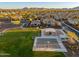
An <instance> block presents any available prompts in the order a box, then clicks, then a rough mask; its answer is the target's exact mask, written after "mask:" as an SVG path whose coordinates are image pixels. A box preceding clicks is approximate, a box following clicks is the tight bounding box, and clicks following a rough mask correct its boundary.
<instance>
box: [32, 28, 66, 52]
mask: <svg viewBox="0 0 79 59" xmlns="http://www.w3.org/2000/svg"><path fill="white" fill-rule="evenodd" d="M66 40H67V35H66V34H65V33H64V31H63V30H60V29H54V28H45V29H41V36H40V37H35V40H34V45H33V51H56V52H67V50H66V48H65V46H64V45H63V43H62V41H66Z"/></svg>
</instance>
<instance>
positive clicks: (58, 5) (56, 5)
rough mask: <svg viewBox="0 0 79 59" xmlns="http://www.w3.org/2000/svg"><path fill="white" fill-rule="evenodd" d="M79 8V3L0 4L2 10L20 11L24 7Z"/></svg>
mask: <svg viewBox="0 0 79 59" xmlns="http://www.w3.org/2000/svg"><path fill="white" fill-rule="evenodd" d="M77 6H79V2H0V8H2V9H18V8H24V7H29V8H30V7H38V8H43V7H44V8H73V7H77Z"/></svg>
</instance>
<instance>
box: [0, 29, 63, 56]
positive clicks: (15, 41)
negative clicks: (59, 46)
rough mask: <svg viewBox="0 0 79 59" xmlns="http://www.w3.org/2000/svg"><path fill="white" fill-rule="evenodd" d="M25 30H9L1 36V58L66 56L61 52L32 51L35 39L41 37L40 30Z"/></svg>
mask: <svg viewBox="0 0 79 59" xmlns="http://www.w3.org/2000/svg"><path fill="white" fill-rule="evenodd" d="M23 30H24V29H23ZM23 30H18V29H14V30H10V31H9V30H8V31H6V32H5V33H4V35H2V36H0V56H15V57H17V56H22V57H23V56H26V57H29V56H31V57H35V56H46V57H49V56H54V57H55V56H56V57H57V56H58V57H59V56H64V54H63V53H61V52H44V51H42V52H34V51H32V48H33V42H34V37H35V36H39V35H40V30H38V29H34V30H33V29H31V30H30V29H29V30H27V29H25V30H24V31H23Z"/></svg>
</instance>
